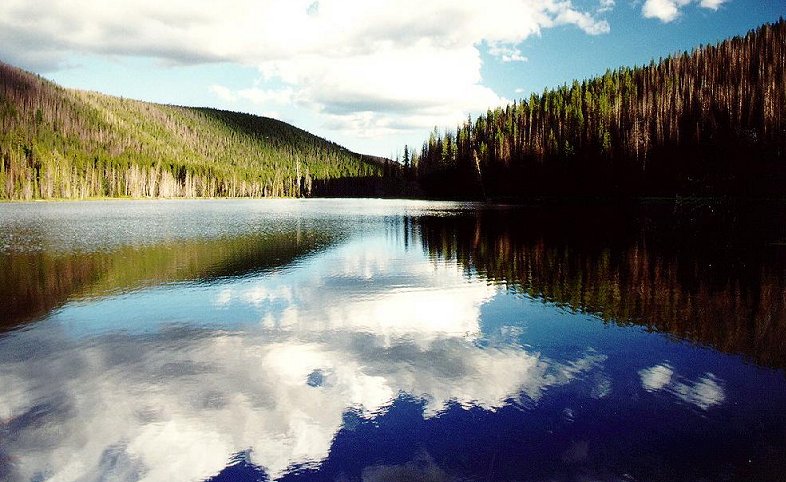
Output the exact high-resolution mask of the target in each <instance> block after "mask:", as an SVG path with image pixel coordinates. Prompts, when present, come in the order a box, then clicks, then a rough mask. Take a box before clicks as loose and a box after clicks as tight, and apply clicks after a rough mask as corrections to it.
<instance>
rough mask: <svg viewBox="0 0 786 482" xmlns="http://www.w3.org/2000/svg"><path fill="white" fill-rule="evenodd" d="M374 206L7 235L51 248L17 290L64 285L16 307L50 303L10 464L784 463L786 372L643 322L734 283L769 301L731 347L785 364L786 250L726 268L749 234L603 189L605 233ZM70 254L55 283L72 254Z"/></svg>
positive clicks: (573, 474) (327, 472) (532, 473)
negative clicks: (32, 238)
mask: <svg viewBox="0 0 786 482" xmlns="http://www.w3.org/2000/svg"><path fill="white" fill-rule="evenodd" d="M206 205H207V206H210V207H209V208H208V216H207V217H210V216H212V215H210V214H209V213H210V212H211V211H210V210H211V209H215V207H214V205H213V204H210V203H206ZM230 206H232V207H235V206H234V205H230ZM372 206H373V207H374V209H372V210H371V213H369V212H368V211H369V210H368V208H367V207H366V205H364V204H352V203H348V202H346V201H336V202H335V204H334V203H328V204H326V205H322V204H318V205H315V206H311V207H306V208H302V206H301V208H302V209H303V210H302V211H295V212H294V213H292V214H290V215H285V214H281V213H280V212H279V210H277V209H275V210H273V209H270V208H260V207H256V205H251V207H252V208H253V209H252V211H253V210H257V215H255V216H251V217H250V218H249V214H248V212H247V211H241V214H238V213H236V212H234V211H233V210H226V211H225V216H218V215H215V216H214V217H215V219H223V218H226V219H229V220H231V222H232V223H233V224H232V225H233V226H235V224H238V223H239V224H242V225H244V226H246V227H245V228H243V229H240V230H239V231H236V232H234V235H232V236H214V235H213V234H211V232H209V231H210V230H213V229H214V228H213V227H210V228H205V229H207V231H206V230H203V229H202V228H200V227H199V223H194V222H193V220H190V219H188V220H184V221H175V220H174V219H172V218H171V217H167V216H171V215H172V214H173V213H177V210H174V211H172V212H171V213H170V214H166V213H164V214H163V216H164V218H165V219H164V220H163V221H160V222H161V223H162V224H163V225H174V226H180V229H175V230H174V231H172V232H177V233H180V236H181V237H180V238H178V237H174V238H173V237H172V236H170V235H166V236H160V237H158V238H156V237H155V235H151V236H152V237H150V238H146V240H144V241H143V242H139V243H132V244H131V245H123V244H122V243H116V244H113V243H112V242H110V243H108V247H107V249H105V250H101V249H97V246H93V247H91V246H92V245H85V246H82V247H81V248H79V249H76V248H74V247H73V246H71V245H69V244H68V243H70V241H69V242H67V243H64V242H63V240H60V241H57V242H54V243H53V245H50V246H47V242H46V241H44V240H45V239H50V240H51V238H48V237H47V236H42V238H41V240H42V241H41V242H40V243H39V246H40V247H41V249H39V250H27V251H25V252H20V251H19V250H17V251H14V250H7V251H5V252H4V256H7V258H4V259H5V260H10V259H12V258H13V262H14V263H19V262H20V261H19V259H22V258H24V257H30V258H28V259H29V264H30V266H31V268H33V271H32V272H29V271H28V270H26V269H24V268H14V269H11V270H9V272H10V274H5V275H4V276H6V278H4V279H3V280H2V281H3V286H4V289H6V290H8V292H10V293H11V294H9V295H4V296H6V297H7V299H14V300H17V299H18V300H27V299H28V297H30V298H32V299H36V296H38V297H39V298H38V299H40V300H43V301H40V302H36V303H33V305H36V306H37V308H35V309H28V308H20V309H19V310H17V312H12V313H11V314H10V315H6V314H5V313H4V317H3V320H4V321H7V320H12V322H13V323H17V322H18V320H20V319H25V320H27V323H26V324H24V325H23V326H22V327H19V328H17V329H13V330H9V331H7V332H5V333H4V334H2V335H0V394H2V395H0V479H3V480H6V479H8V480H48V479H52V480H98V479H101V480H104V479H111V480H140V479H144V480H202V479H206V478H211V477H215V478H217V479H222V478H223V480H233V479H234V480H243V479H247V480H255V479H263V478H269V479H282V480H287V479H293V478H305V479H308V478H314V479H331V480H334V479H341V478H344V479H349V480H357V479H361V478H362V479H364V480H389V479H391V478H394V479H395V478H405V479H412V478H415V479H417V478H426V479H429V480H452V479H456V478H461V479H470V480H475V479H481V478H483V479H491V480H510V479H534V480H542V479H561V480H578V479H592V478H596V479H604V480H609V479H620V478H623V477H626V474H628V475H630V477H633V478H636V479H659V478H660V479H669V478H675V475H677V477H676V478H686V479H691V478H702V477H703V478H710V479H712V478H724V477H725V478H732V479H733V478H746V477H745V476H746V475H751V474H753V475H754V476H755V477H752V478H757V479H767V478H774V477H770V476H771V475H773V474H777V473H778V472H779V471H780V470H781V469H784V465H783V460H786V459H784V458H782V457H781V455H786V447H784V443H783V440H784V437H783V435H784V434H786V414H784V413H783V411H782V407H783V406H786V383H784V379H783V374H782V372H775V371H768V370H763V369H761V368H758V367H756V366H751V365H745V364H743V363H741V362H740V360H738V359H737V358H735V357H729V356H726V355H723V354H722V353H718V352H716V351H714V350H707V349H703V348H700V347H696V346H692V345H689V344H684V343H673V342H671V341H669V340H668V339H665V338H664V337H662V336H658V335H653V334H651V333H647V332H646V331H645V330H636V329H634V330H631V329H629V328H627V326H628V325H629V324H631V323H634V324H637V325H634V326H638V324H640V325H643V326H645V327H646V328H648V329H649V328H655V329H658V330H664V331H666V327H668V326H671V325H668V324H666V325H662V324H661V320H670V319H673V318H669V317H667V316H666V314H668V313H670V314H672V315H673V314H674V313H682V314H695V313H700V312H701V311H702V310H709V312H710V313H711V314H712V313H717V312H718V310H720V309H721V308H722V307H725V306H727V304H726V303H728V301H723V300H724V299H726V300H729V299H730V300H732V303H733V304H734V305H735V306H738V305H739V308H738V311H736V312H734V313H750V312H753V313H754V315H755V316H753V318H747V320H749V321H748V322H750V320H754V321H753V325H754V328H752V329H753V330H755V332H756V333H757V336H758V338H756V340H757V342H756V344H755V345H743V346H742V348H740V346H739V345H731V347H730V348H729V347H728V346H727V345H723V346H719V348H723V349H726V350H728V351H732V352H741V353H745V354H746V355H748V356H749V357H750V358H751V359H757V360H759V359H760V360H764V361H765V362H767V363H769V364H772V365H777V364H778V360H779V358H778V357H777V356H774V357H773V356H772V353H775V352H774V351H772V350H775V349H776V348H777V347H778V343H781V340H782V338H779V336H782V334H778V333H776V332H775V331H769V330H776V329H777V328H778V327H780V326H782V324H783V319H782V318H781V312H780V311H778V310H781V309H782V307H780V305H777V304H775V305H772V306H771V307H770V306H768V307H766V310H767V311H766V312H767V313H769V315H768V316H769V318H766V317H765V318H766V319H769V320H771V321H772V323H773V325H772V326H770V325H766V324H764V322H763V321H761V320H763V319H764V318H763V317H762V316H763V315H762V314H761V313H764V311H760V312H756V311H755V310H751V308H750V306H763V305H766V304H767V303H770V302H771V300H772V299H774V298H777V296H775V295H774V294H773V293H776V294H777V292H778V290H781V291H782V284H779V283H783V276H781V274H780V271H778V270H779V269H781V266H782V265H780V264H778V263H779V261H778V259H779V258H778V255H777V250H778V249H777V248H776V249H775V250H774V251H770V252H768V251H767V250H759V251H757V253H756V254H750V255H741V256H744V257H742V258H738V259H737V260H736V261H732V263H737V264H733V266H731V267H729V266H727V267H724V266H721V267H720V268H719V267H718V266H717V265H716V266H715V267H713V268H709V267H707V266H706V265H705V263H706V262H712V263H715V262H716V260H720V257H716V256H717V253H728V252H730V251H728V250H732V251H733V250H734V249H736V248H734V246H732V247H730V248H729V247H727V248H724V249H721V250H719V251H717V252H716V254H712V252H710V254H700V253H699V250H698V248H696V251H695V252H694V251H691V249H692V248H691V247H690V246H691V245H690V244H687V245H686V244H683V245H681V246H680V249H676V248H673V249H672V250H671V251H670V250H669V248H668V243H666V242H665V241H662V240H663V235H664V231H663V229H662V228H663V225H662V224H658V223H659V222H660V221H659V220H658V219H659V218H658V217H657V214H655V215H652V216H651V217H648V218H644V220H642V218H640V217H636V216H633V217H620V216H618V214H619V211H618V210H615V211H613V213H614V214H613V215H608V216H607V217H606V218H604V215H603V214H602V211H594V210H593V211H592V212H593V213H594V217H592V218H591V219H593V222H592V223H590V224H591V225H592V226H593V227H595V228H598V227H600V228H602V229H596V230H594V231H593V230H591V229H588V228H589V226H587V224H586V223H584V224H582V221H581V219H588V218H590V216H587V215H578V216H576V217H572V218H565V217H562V218H558V217H556V214H559V213H554V212H551V213H550V214H549V215H548V216H547V215H546V214H544V213H541V214H538V210H528V209H498V208H494V209H486V210H477V209H470V210H463V209H462V207H461V206H458V205H435V206H433V207H428V205H422V204H417V205H416V207H414V208H413V206H412V205H409V204H406V203H403V204H390V205H386V204H384V203H381V204H380V203H377V204H373V205H372ZM157 209H158V208H157ZM143 211H144V210H143ZM221 211H222V212H224V210H221ZM598 213H600V214H598ZM194 214H196V216H197V219H204V218H205V215H204V213H202V212H201V211H200V210H199V209H196V208H195V213H192V214H189V216H192V215H194ZM562 214H566V213H562ZM523 219H526V220H527V222H526V223H522V222H521V221H520V220H523ZM552 219H560V222H559V223H553V222H551V221H550V220H552ZM566 219H567V220H568V222H565V221H566ZM216 222H219V221H216ZM220 222H225V221H220ZM178 223H179V224H178ZM132 224H133V223H132ZM87 225H88V226H87V227H86V228H85V229H86V230H90V229H94V228H95V227H94V226H93V227H90V225H89V223H87ZM189 226H190V227H189ZM228 229H229V228H228ZM231 229H237V228H236V227H233V228H231ZM98 232H99V234H101V236H103V237H104V239H110V240H111V239H113V238H112V236H110V235H108V234H107V231H106V230H98ZM183 233H186V234H183ZM654 233H657V236H655V234H654ZM159 234H160V233H159ZM101 236H99V238H100V237H101ZM754 238H755V239H756V240H758V241H757V242H760V241H761V240H762V239H764V240H765V244H766V245H768V246H769V245H770V244H769V242H768V241H767V240H769V239H771V238H770V237H767V236H758V237H751V238H750V240H751V242H752V240H754ZM697 239H705V238H701V237H698V235H697ZM728 239H731V240H732V241H733V240H734V239H739V238H728ZM50 242H51V241H50ZM94 242H95V240H91V241H90V243H94ZM659 243H663V244H659ZM743 244H744V243H743ZM686 246H687V249H686ZM710 251H712V250H710ZM739 252H740V253H746V252H747V250H740V251H739ZM20 257H21V258H20ZM4 262H6V261H4ZM691 263H692V264H691ZM36 264H41V266H39V267H37V268H36V267H34V266H33V265H36ZM10 265H11V261H9V266H10ZM20 266H23V264H22V265H20ZM740 266H744V267H745V270H744V271H742V272H738V271H736V267H740ZM732 268H735V269H732ZM72 272H73V273H81V274H79V275H77V274H74V275H73V276H70V277H69V276H64V281H63V282H62V284H60V285H58V282H57V281H56V279H57V278H56V277H55V276H54V275H56V274H62V273H65V274H68V273H72ZM642 273H643V274H642ZM708 273H709V274H710V275H712V276H710V275H708ZM720 274H723V276H726V278H724V277H723V276H720ZM42 280H43V281H42ZM70 280H75V281H70ZM58 286H60V287H61V288H62V289H60V288H57V287H58ZM730 286H733V287H734V289H732V288H730ZM50 287H52V288H53V291H54V294H53V296H52V297H51V298H49V297H48V295H47V294H46V291H47V289H48V288H50ZM55 288H56V289H55ZM735 290H736V291H735ZM696 293H704V294H703V295H697V294H696ZM767 293H769V295H767ZM766 296H769V298H767V297H766ZM683 297H684V298H683ZM717 297H719V299H720V301H718V300H717V299H716V298H717ZM724 297H725V298H724ZM685 299H688V300H691V301H690V303H699V302H700V303H705V306H704V308H702V307H698V308H694V307H693V305H692V304H689V305H687V307H686V306H685V305H684V304H680V303H685V301H683V300H685ZM674 300H678V301H674ZM670 303H671V304H670ZM764 309H765V308H762V310H764ZM653 310H654V311H653ZM18 313H21V314H18ZM661 313H662V314H661ZM757 313H759V314H757ZM588 314H590V315H588ZM672 315H670V316H672ZM708 316H709V315H708ZM14 320H17V321H14ZM604 320H606V321H608V320H611V321H615V322H618V324H619V325H621V326H617V324H604V323H603V321H604ZM686 323H688V324H689V326H700V327H704V328H705V329H706V330H709V328H710V327H711V326H710V325H709V323H710V321H708V319H704V318H700V319H699V320H698V321H696V320H695V319H693V318H691V319H688V320H687V321H686ZM697 323H698V325H697ZM746 326H747V324H746V322H741V321H734V320H721V321H720V322H719V324H718V326H717V328H718V329H719V330H721V331H723V330H726V329H728V327H732V328H734V329H735V330H736V332H735V333H736V334H734V335H729V334H726V333H723V334H721V335H712V336H709V337H707V336H706V335H705V334H704V331H701V330H692V329H685V330H684V331H680V330H673V331H668V333H672V334H674V335H675V336H677V337H680V338H689V339H696V340H699V341H701V342H702V343H703V344H707V345H713V346H714V345H716V344H717V340H719V339H720V340H726V339H729V337H731V339H732V340H737V339H747V338H746V337H747V336H749V335H750V333H749V332H745V331H744V330H746V329H748V328H745V327H746ZM740 330H742V331H743V333H742V334H741V335H740V334H739V332H740ZM751 346H752V347H753V348H757V349H758V348H763V349H764V350H763V352H762V353H763V354H761V355H760V354H758V352H756V351H753V350H752V348H751ZM747 350H750V351H747ZM768 350H770V351H768ZM750 427H756V429H755V433H754V432H753V431H752V429H751V428H750ZM664 441H665V442H664ZM689 447H691V448H692V450H687V448H689ZM688 454H691V455H688ZM749 460H751V461H753V460H755V462H756V463H755V464H754V465H751V464H752V462H751V463H749V462H748V461H749ZM746 471H747V472H746ZM686 474H687V475H686ZM694 475H695V477H694ZM680 476H684V477H680ZM748 478H751V477H748Z"/></svg>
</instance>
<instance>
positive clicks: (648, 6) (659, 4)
mask: <svg viewBox="0 0 786 482" xmlns="http://www.w3.org/2000/svg"><path fill="white" fill-rule="evenodd" d="M727 1H728V0H646V1H645V2H644V5H643V6H642V7H641V13H642V15H643V16H644V17H646V18H657V19H659V20H660V21H661V22H663V23H668V22H671V21H673V20H675V19H676V18H677V17H679V16H680V14H681V12H680V10H681V9H682V8H683V7H685V6H687V5H688V4H690V3H696V2H698V3H699V6H700V7H702V8H707V9H710V10H717V9H718V8H719V7H720V6H721V5H722V4H724V3H726V2H727Z"/></svg>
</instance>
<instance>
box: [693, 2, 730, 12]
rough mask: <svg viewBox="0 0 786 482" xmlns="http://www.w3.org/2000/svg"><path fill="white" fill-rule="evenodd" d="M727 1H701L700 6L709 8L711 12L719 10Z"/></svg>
mask: <svg viewBox="0 0 786 482" xmlns="http://www.w3.org/2000/svg"><path fill="white" fill-rule="evenodd" d="M727 1H728V0H701V3H700V4H699V5H701V6H702V7H703V8H709V9H710V10H717V9H718V8H720V6H721V5H723V4H724V3H726V2H727Z"/></svg>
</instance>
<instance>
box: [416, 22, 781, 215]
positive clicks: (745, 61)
mask: <svg viewBox="0 0 786 482" xmlns="http://www.w3.org/2000/svg"><path fill="white" fill-rule="evenodd" d="M784 79H786V22H784V21H783V20H782V19H781V20H780V21H778V22H777V23H774V24H767V25H764V26H762V27H760V28H758V29H757V30H755V31H751V32H749V33H748V34H747V35H745V36H744V37H734V38H732V39H728V40H726V41H724V42H722V43H720V44H719V45H712V46H703V47H700V48H697V49H695V50H694V51H692V52H684V53H682V54H679V55H674V56H671V57H668V58H665V59H662V60H660V61H659V62H655V61H653V62H651V63H650V64H649V65H648V66H644V67H636V68H627V67H622V68H619V69H616V70H613V71H612V70H609V71H607V72H606V73H605V74H604V75H602V76H600V77H596V78H592V79H588V80H584V81H578V80H577V81H573V82H572V83H571V84H569V85H568V84H566V85H563V86H561V87H559V88H556V89H553V90H546V91H544V92H543V93H542V94H541V95H537V94H533V95H531V96H530V97H529V98H527V99H523V100H521V101H518V102H514V103H512V104H510V105H507V106H505V107H499V108H496V109H489V110H488V112H486V114H484V115H481V116H479V117H478V118H477V119H474V120H473V119H472V118H469V119H467V121H466V122H464V123H463V124H461V125H459V126H458V127H456V128H455V130H445V131H443V132H440V130H439V129H437V128H435V129H434V132H432V134H431V136H430V137H429V139H428V140H427V141H426V142H424V143H423V146H422V149H421V150H420V152H415V153H413V154H411V155H410V152H409V148H407V149H405V155H404V163H405V164H406V165H408V166H410V171H411V173H412V174H411V175H413V176H417V178H418V179H419V182H420V184H421V185H422V186H423V188H424V189H425V191H426V192H428V193H430V195H432V196H434V197H449V198H476V199H479V198H491V199H494V198H497V199H500V198H501V199H505V198H526V197H531V196H553V195H576V196H582V195H590V196H604V195H612V196H619V195H622V196H642V195H645V196H659V195H667V196H673V195H680V194H682V195H722V194H738V195H751V194H756V195H778V194H783V193H784V186H786V119H784V116H785V114H784V113H785V112H786V81H785V80H784Z"/></svg>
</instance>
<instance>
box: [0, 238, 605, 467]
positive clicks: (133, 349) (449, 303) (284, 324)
mask: <svg viewBox="0 0 786 482" xmlns="http://www.w3.org/2000/svg"><path fill="white" fill-rule="evenodd" d="M389 249H390V244H389V242H388V240H387V239H386V238H384V237H382V238H378V239H371V240H369V239H364V240H363V241H362V242H356V243H350V244H347V245H344V246H342V247H339V248H334V249H331V250H329V251H328V252H326V253H324V254H323V255H321V256H320V257H317V258H313V259H310V260H307V261H306V262H304V263H302V264H301V265H300V267H299V269H298V270H292V271H283V272H278V273H272V274H264V275H259V276H255V277H252V278H243V279H225V280H222V281H221V282H217V283H213V284H210V285H207V286H204V285H192V284H184V285H178V286H174V287H173V286H169V287H166V288H154V289H149V290H143V291H140V292H132V293H123V294H120V295H115V296H109V297H105V298H103V299H102V300H99V301H96V302H91V303H71V304H69V305H66V306H64V307H63V308H61V309H60V310H58V311H57V312H56V313H54V314H53V315H52V316H51V317H50V318H49V319H48V320H47V321H45V322H44V324H46V325H48V329H46V330H43V329H41V330H28V331H22V332H17V333H14V334H12V335H11V336H9V337H6V338H5V339H3V340H2V342H1V343H2V345H3V346H2V356H1V357H2V358H0V360H1V361H2V372H0V390H2V391H3V393H5V394H6V396H4V397H3V400H2V404H1V405H0V414H2V419H3V420H5V421H6V422H5V425H6V426H7V427H9V430H10V432H11V436H10V438H9V439H8V440H7V441H6V443H5V445H6V448H5V450H6V453H7V456H8V457H9V458H10V459H11V460H13V465H12V466H13V469H14V476H17V477H19V478H20V479H23V480H27V479H30V478H34V477H35V476H36V475H37V474H46V475H51V476H55V477H67V476H69V475H75V476H78V477H79V478H81V477H87V478H92V477H97V476H99V475H100V474H107V473H108V474H112V475H113V476H118V477H120V476H123V477H125V476H129V477H131V478H135V477H136V476H137V475H144V476H145V477H149V478H150V479H151V480H164V479H172V478H178V479H184V480H185V479H191V480H194V479H200V478H204V477H207V476H210V475H211V474H215V473H217V472H218V471H219V470H220V469H221V468H223V467H224V466H225V464H226V463H227V461H228V459H229V457H230V456H231V455H232V454H234V453H237V452H241V451H244V450H247V449H249V448H252V450H251V452H250V454H249V460H250V462H251V463H253V464H255V465H258V466H261V467H263V468H264V469H265V470H266V473H267V474H268V475H269V476H270V477H271V478H277V477H280V476H281V475H283V474H284V473H285V472H286V470H287V468H288V467H290V466H292V465H294V464H302V463H304V462H307V461H321V460H323V459H324V458H325V457H327V455H328V453H329V451H330V447H331V441H332V440H333V438H334V436H335V434H336V433H337V432H338V430H339V429H340V428H341V427H342V424H343V417H344V413H345V412H346V410H347V409H353V410H356V412H357V414H358V415H359V416H361V417H365V418H370V417H374V416H377V415H379V414H380V413H383V412H384V411H385V410H386V408H387V407H388V406H389V404H390V403H391V402H392V401H393V400H394V399H395V398H396V397H397V396H398V394H400V393H407V394H410V395H412V396H415V397H417V398H420V399H422V400H423V401H424V414H425V417H433V416H436V415H438V414H439V413H440V412H442V411H444V410H445V409H446V407H447V406H448V404H449V403H456V404H459V405H461V406H466V407H470V406H477V407H483V408H485V409H488V410H494V409H496V408H499V407H501V406H502V405H504V404H507V403H509V402H510V401H511V399H518V400H519V403H528V402H530V401H537V400H538V399H540V397H541V395H542V394H543V392H544V391H545V390H546V389H548V388H549V387H556V386H561V385H565V384H568V383H570V382H571V381H572V380H573V379H575V378H576V377H577V376H580V375H581V374H583V373H586V372H589V371H591V370H593V369H596V368H598V367H600V366H602V363H603V361H604V356H603V355H600V354H597V353H593V352H591V351H590V352H587V353H584V354H580V356H578V357H577V358H575V359H569V360H563V361H556V360H550V359H548V358H546V357H543V356H541V355H540V354H538V353H537V352H532V351H528V350H525V349H521V348H520V347H512V346H507V347H506V346H499V347H495V348H494V349H484V348H483V347H480V346H478V344H477V341H478V339H479V336H480V331H481V330H480V326H479V318H480V306H481V305H482V304H483V303H484V302H485V301H486V300H488V299H489V298H490V297H491V296H492V295H493V294H494V292H495V291H496V288H494V287H493V286H489V285H487V284H485V283H478V282H475V281H472V280H470V279H467V278H466V277H464V276H463V274H462V270H461V269H460V267H459V266H458V265H457V264H455V263H454V262H436V263H435V262H433V261H431V260H429V259H428V258H425V257H423V256H422V254H421V253H419V252H417V251H409V252H405V253H400V255H399V256H398V257H392V258H391V257H390V256H386V255H385V253H386V252H387V251H388V250H389ZM369 280H375V281H374V282H371V283H369V282H368V281H369ZM391 286H395V288H392V289H391ZM161 289H164V290H166V298H167V302H166V303H165V304H164V303H160V302H159V303H156V302H155V299H154V297H155V296H157V292H158V291H159V290H161ZM346 293H357V295H356V296H347V295H346ZM151 297H152V298H153V299H151ZM149 306H155V309H150V310H149V311H148V307H149ZM134 307H137V308H136V309H135V308H134ZM211 307H214V308H213V309H211ZM101 316H111V318H112V321H111V323H112V324H113V325H114V327H115V328H114V330H111V331H110V330H109V328H108V327H107V326H106V323H105V322H103V320H101ZM217 317H220V319H221V321H220V322H219V321H217V320H215V321H214V323H213V325H214V326H213V327H210V328H203V329H198V328H195V327H197V326H201V325H203V324H205V323H209V322H210V320H211V319H216V318H217ZM234 317H237V318H238V320H239V321H242V322H243V325H242V328H243V329H242V331H226V328H227V326H231V325H227V323H226V321H227V320H230V321H231V320H232V319H233V318H234ZM172 320H176V321H177V320H187V326H178V325H179V324H178V323H175V324H173V323H172ZM140 325H141V326H140ZM129 332H131V333H129ZM33 346H34V347H36V348H35V350H34V351H32V352H31V351H30V347H33ZM194 441H199V443H194ZM166 447H179V449H178V451H177V453H176V454H172V453H171V452H167V450H166Z"/></svg>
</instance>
